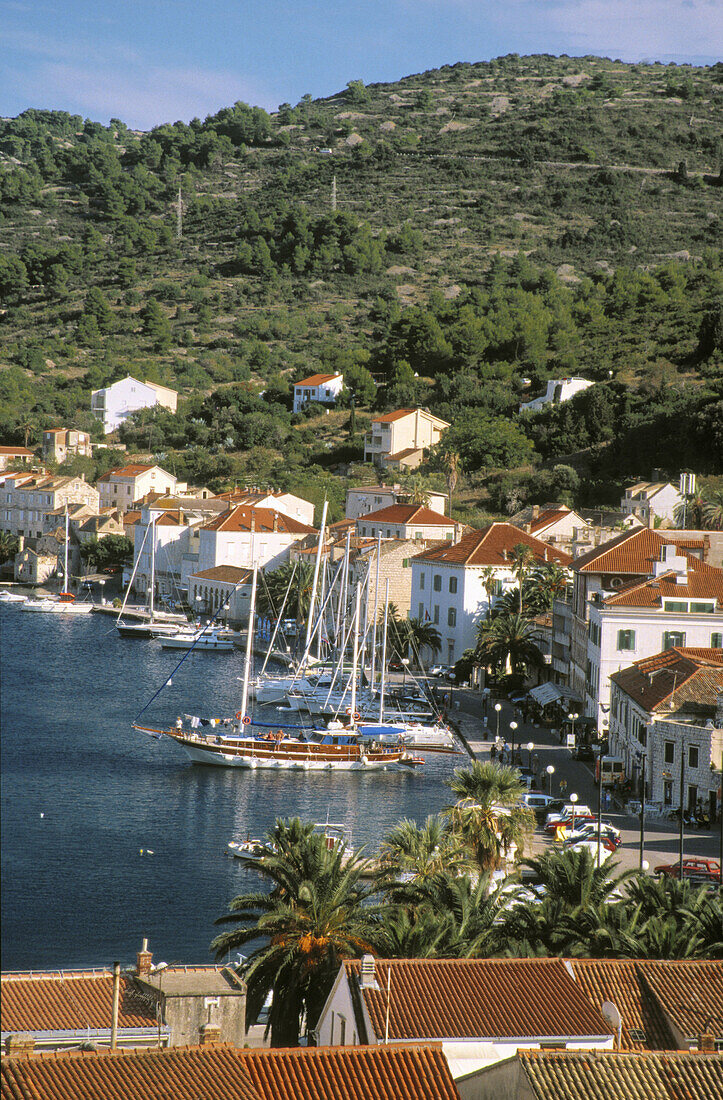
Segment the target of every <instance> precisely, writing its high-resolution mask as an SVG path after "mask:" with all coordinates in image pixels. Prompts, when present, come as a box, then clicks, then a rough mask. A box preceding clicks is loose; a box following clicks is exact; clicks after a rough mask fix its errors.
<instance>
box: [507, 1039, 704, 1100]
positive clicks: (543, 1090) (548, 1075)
mask: <svg viewBox="0 0 723 1100" xmlns="http://www.w3.org/2000/svg"><path fill="white" fill-rule="evenodd" d="M517 1057H518V1059H519V1064H520V1066H521V1068H522V1076H523V1080H525V1079H526V1082H525V1083H526V1084H527V1085H528V1086H529V1092H528V1089H525V1095H530V1096H531V1097H534V1098H535V1100H721V1096H723V1055H721V1054H697V1053H696V1054H690V1053H688V1052H682V1051H669V1052H666V1053H664V1054H663V1053H660V1054H658V1053H650V1052H648V1053H645V1054H643V1053H640V1052H639V1051H636V1052H634V1053H633V1052H627V1053H622V1054H618V1053H617V1052H614V1051H602V1050H601V1051H542V1050H522V1051H518V1054H517ZM521 1083H522V1082H520V1084H521ZM520 1095H521V1093H520Z"/></svg>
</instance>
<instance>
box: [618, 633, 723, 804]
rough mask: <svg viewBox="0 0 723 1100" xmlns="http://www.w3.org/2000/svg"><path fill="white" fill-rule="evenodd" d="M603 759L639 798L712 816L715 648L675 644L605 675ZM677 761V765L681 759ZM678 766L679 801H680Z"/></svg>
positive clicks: (720, 666)
mask: <svg viewBox="0 0 723 1100" xmlns="http://www.w3.org/2000/svg"><path fill="white" fill-rule="evenodd" d="M610 681H611V690H610V753H611V755H613V756H618V757H621V758H622V760H623V762H624V765H625V774H626V776H627V777H628V778H629V779H631V780H632V781H633V785H634V789H635V790H636V791H637V792H638V793H641V784H642V783H643V782H644V783H645V795H646V799H647V800H648V802H649V803H650V804H651V805H654V806H657V807H658V808H659V809H664V808H665V807H666V806H668V807H670V806H680V805H681V802H682V804H683V806H684V807H685V808H686V809H687V810H688V812H690V813H693V812H694V811H695V810H696V807H697V806H698V804H699V803H700V805H701V808H702V813H703V814H704V815H706V816H708V817H709V818H710V819H711V820H713V819H715V820H717V819H718V815H719V813H720V789H721V755H722V753H723V649H720V648H718V649H709V648H705V647H702V648H695V647H682V646H675V647H673V648H672V649H669V650H666V651H665V652H663V653H656V654H655V656H653V657H646V658H644V659H643V660H641V661H635V662H634V663H633V664H632V665H630V666H628V667H627V668H624V669H621V671H620V672H615V673H613V675H612V676H611V677H610ZM681 757H682V759H681ZM681 765H682V779H683V797H682V799H681V790H680V782H681Z"/></svg>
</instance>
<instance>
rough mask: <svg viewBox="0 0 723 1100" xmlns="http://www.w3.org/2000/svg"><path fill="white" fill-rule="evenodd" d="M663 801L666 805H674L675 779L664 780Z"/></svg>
mask: <svg viewBox="0 0 723 1100" xmlns="http://www.w3.org/2000/svg"><path fill="white" fill-rule="evenodd" d="M663 803H664V804H665V805H666V806H672V804H673V780H672V779H665V780H663Z"/></svg>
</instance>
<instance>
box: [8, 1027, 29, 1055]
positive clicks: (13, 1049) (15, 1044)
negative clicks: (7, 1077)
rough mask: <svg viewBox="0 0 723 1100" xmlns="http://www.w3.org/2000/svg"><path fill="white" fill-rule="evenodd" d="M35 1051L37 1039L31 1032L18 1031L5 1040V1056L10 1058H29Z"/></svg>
mask: <svg viewBox="0 0 723 1100" xmlns="http://www.w3.org/2000/svg"><path fill="white" fill-rule="evenodd" d="M34 1049H35V1038H34V1036H32V1035H31V1034H30V1032H29V1031H17V1032H16V1033H15V1034H14V1035H8V1036H7V1037H6V1039H5V1054H6V1055H7V1057H8V1058H27V1057H29V1055H31V1054H32V1053H33V1050H34Z"/></svg>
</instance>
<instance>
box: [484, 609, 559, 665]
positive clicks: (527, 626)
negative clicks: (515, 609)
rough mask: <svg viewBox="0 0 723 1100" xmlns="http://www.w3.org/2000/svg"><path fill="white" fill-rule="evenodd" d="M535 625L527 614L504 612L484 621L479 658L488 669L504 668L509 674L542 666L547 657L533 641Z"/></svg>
mask: <svg viewBox="0 0 723 1100" xmlns="http://www.w3.org/2000/svg"><path fill="white" fill-rule="evenodd" d="M534 633H535V624H534V623H533V622H532V621H531V620H530V619H527V618H525V616H524V615H513V614H511V613H504V614H501V615H498V616H497V617H496V618H494V619H492V620H491V621H490V622H485V623H482V624H481V625H480V627H479V630H478V632H477V647H476V649H475V659H476V660H478V661H479V662H480V664H483V665H486V666H487V667H488V668H489V667H492V668H499V669H502V668H504V669H505V670H506V672H508V673H510V672H511V673H517V674H520V673H523V672H524V671H525V670H526V669H527V668H529V667H530V666H534V667H539V666H540V665H542V664H543V663H544V658H543V656H542V653H541V652H540V650H539V648H538V646H537V645H536V644H535V642H534V641H533V640H532V637H533V634H534Z"/></svg>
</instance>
